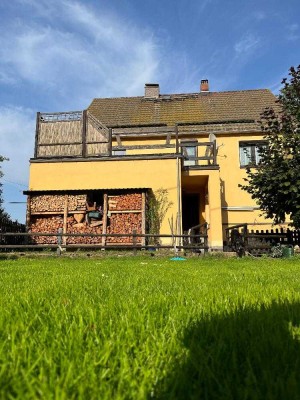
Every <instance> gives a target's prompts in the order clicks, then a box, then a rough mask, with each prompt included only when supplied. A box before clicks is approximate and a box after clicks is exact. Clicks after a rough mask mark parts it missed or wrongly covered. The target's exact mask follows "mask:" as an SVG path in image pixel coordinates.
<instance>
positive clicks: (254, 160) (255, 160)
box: [238, 140, 267, 168]
mask: <svg viewBox="0 0 300 400" xmlns="http://www.w3.org/2000/svg"><path fill="white" fill-rule="evenodd" d="M266 146H267V142H266V141H265V140H241V141H239V149H238V150H239V164H240V168H246V167H248V166H254V167H256V166H258V165H259V163H260V155H259V152H258V151H259V148H261V147H266ZM246 147H249V148H250V152H251V154H250V157H249V156H247V155H246V154H245V156H244V158H245V160H249V161H248V162H247V163H242V161H243V160H242V157H241V151H242V149H243V148H246Z"/></svg>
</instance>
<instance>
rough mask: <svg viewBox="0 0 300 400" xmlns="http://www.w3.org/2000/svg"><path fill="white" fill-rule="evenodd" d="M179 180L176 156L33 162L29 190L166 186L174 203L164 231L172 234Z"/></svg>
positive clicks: (154, 188)
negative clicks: (142, 158) (171, 220)
mask: <svg viewBox="0 0 300 400" xmlns="http://www.w3.org/2000/svg"><path fill="white" fill-rule="evenodd" d="M179 179H180V175H179ZM177 182H178V174H177V161H176V159H164V160H161V159H158V160H126V161H125V160H124V161H119V162H118V161H82V162H54V163H53V162H46V163H34V162H32V163H31V165H30V181H29V190H34V191H38V190H49V191H50V190H76V189H79V190H82V189H129V188H131V189H136V188H151V189H152V190H153V191H154V192H155V191H156V190H158V189H159V188H164V189H167V190H168V193H169V201H171V202H172V203H173V205H172V207H170V209H169V210H168V212H167V214H166V217H165V219H164V221H163V223H162V227H161V233H162V234H170V233H171V232H170V227H169V222H168V219H171V218H172V215H173V220H174V221H176V215H177V212H178V190H177ZM179 185H180V181H179ZM169 242H170V240H169Z"/></svg>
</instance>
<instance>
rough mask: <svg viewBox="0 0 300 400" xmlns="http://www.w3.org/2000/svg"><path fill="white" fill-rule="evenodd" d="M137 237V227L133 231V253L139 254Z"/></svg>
mask: <svg viewBox="0 0 300 400" xmlns="http://www.w3.org/2000/svg"><path fill="white" fill-rule="evenodd" d="M136 239H137V237H136V229H134V230H133V231H132V245H133V254H134V255H135V256H136V254H137V248H136V242H137V240H136Z"/></svg>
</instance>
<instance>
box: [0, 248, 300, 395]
mask: <svg viewBox="0 0 300 400" xmlns="http://www.w3.org/2000/svg"><path fill="white" fill-rule="evenodd" d="M299 265H300V259H299V258H298V256H296V257H293V258H289V259H272V258H264V257H262V258H258V259H253V258H248V257H244V258H241V259H238V258H230V259H229V258H224V257H213V256H210V255H207V256H205V257H191V258H188V259H186V260H182V261H174V260H171V259H170V258H167V257H159V256H155V257H150V255H148V256H137V257H130V256H126V255H124V254H120V255H117V254H116V255H115V256H109V257H108V256H102V257H100V256H99V257H94V256H93V257H89V258H88V257H86V256H85V257H84V256H73V257H67V256H65V257H56V256H51V254H50V255H49V256H48V255H47V256H44V257H35V258H33V257H32V258H30V257H28V256H24V257H15V259H14V257H11V258H10V259H4V258H3V259H0V398H1V399H24V400H25V399H36V398H37V399H39V398H40V399H264V400H266V399H280V400H281V399H299V398H300V379H299V376H300V268H299Z"/></svg>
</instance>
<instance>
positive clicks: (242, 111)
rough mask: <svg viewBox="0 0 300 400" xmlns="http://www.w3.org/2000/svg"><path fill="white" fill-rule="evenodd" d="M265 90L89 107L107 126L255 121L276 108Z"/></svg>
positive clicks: (100, 102) (106, 101)
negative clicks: (268, 109) (267, 110)
mask: <svg viewBox="0 0 300 400" xmlns="http://www.w3.org/2000/svg"><path fill="white" fill-rule="evenodd" d="M275 101H276V97H275V96H274V95H273V94H272V92H271V91H270V90H268V89H258V90H242V91H231V92H206V93H203V92H200V93H190V94H171V95H160V96H159V98H156V99H154V98H151V99H149V98H144V97H119V98H96V99H94V100H93V101H92V103H91V104H90V106H89V107H88V111H89V112H91V113H92V114H93V115H94V116H95V117H96V118H97V119H98V120H99V121H101V122H102V123H103V124H105V125H107V126H118V125H119V126H126V125H156V124H165V125H168V126H174V125H175V124H176V123H195V122H198V123H199V122H222V121H240V120H258V119H259V117H260V114H261V112H262V111H263V110H264V109H265V108H266V107H270V106H273V107H274V106H275Z"/></svg>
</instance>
